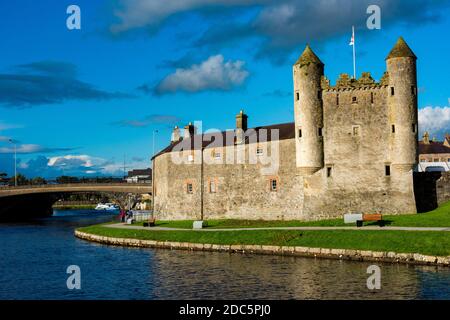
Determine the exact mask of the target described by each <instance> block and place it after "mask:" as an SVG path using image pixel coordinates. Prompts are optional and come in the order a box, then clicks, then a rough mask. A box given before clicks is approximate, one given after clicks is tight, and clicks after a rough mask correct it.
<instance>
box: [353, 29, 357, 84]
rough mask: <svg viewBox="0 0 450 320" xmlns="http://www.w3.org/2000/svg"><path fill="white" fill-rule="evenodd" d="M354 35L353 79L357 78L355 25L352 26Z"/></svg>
mask: <svg viewBox="0 0 450 320" xmlns="http://www.w3.org/2000/svg"><path fill="white" fill-rule="evenodd" d="M352 35H353V79H356V53H355V42H356V41H355V26H352Z"/></svg>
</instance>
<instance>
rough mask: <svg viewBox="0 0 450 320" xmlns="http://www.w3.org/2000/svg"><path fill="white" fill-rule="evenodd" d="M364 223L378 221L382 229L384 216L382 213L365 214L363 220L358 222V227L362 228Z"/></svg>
mask: <svg viewBox="0 0 450 320" xmlns="http://www.w3.org/2000/svg"><path fill="white" fill-rule="evenodd" d="M364 221H377V222H378V224H379V225H380V227H382V226H383V225H384V221H383V215H382V214H381V213H363V219H362V220H358V221H357V222H356V226H357V227H362V226H363V222H364Z"/></svg>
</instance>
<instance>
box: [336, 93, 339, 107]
mask: <svg viewBox="0 0 450 320" xmlns="http://www.w3.org/2000/svg"><path fill="white" fill-rule="evenodd" d="M336 105H337V106H338V105H339V93H338V94H336Z"/></svg>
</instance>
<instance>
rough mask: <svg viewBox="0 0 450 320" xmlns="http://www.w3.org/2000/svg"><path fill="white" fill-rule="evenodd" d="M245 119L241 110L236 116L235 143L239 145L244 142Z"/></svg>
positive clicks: (245, 116)
mask: <svg viewBox="0 0 450 320" xmlns="http://www.w3.org/2000/svg"><path fill="white" fill-rule="evenodd" d="M247 119H248V116H247V115H246V114H245V113H244V111H243V110H241V111H240V112H239V113H238V114H237V115H236V143H237V144H240V143H243V142H244V137H245V131H247V129H248V128H247Z"/></svg>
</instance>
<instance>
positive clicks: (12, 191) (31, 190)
mask: <svg viewBox="0 0 450 320" xmlns="http://www.w3.org/2000/svg"><path fill="white" fill-rule="evenodd" d="M67 192H68V193H75V192H114V193H115V192H117V193H136V194H144V193H151V192H152V185H151V184H148V183H146V184H144V183H69V184H44V185H30V186H18V187H0V198H1V197H8V196H17V195H26V194H37V193H67Z"/></svg>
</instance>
